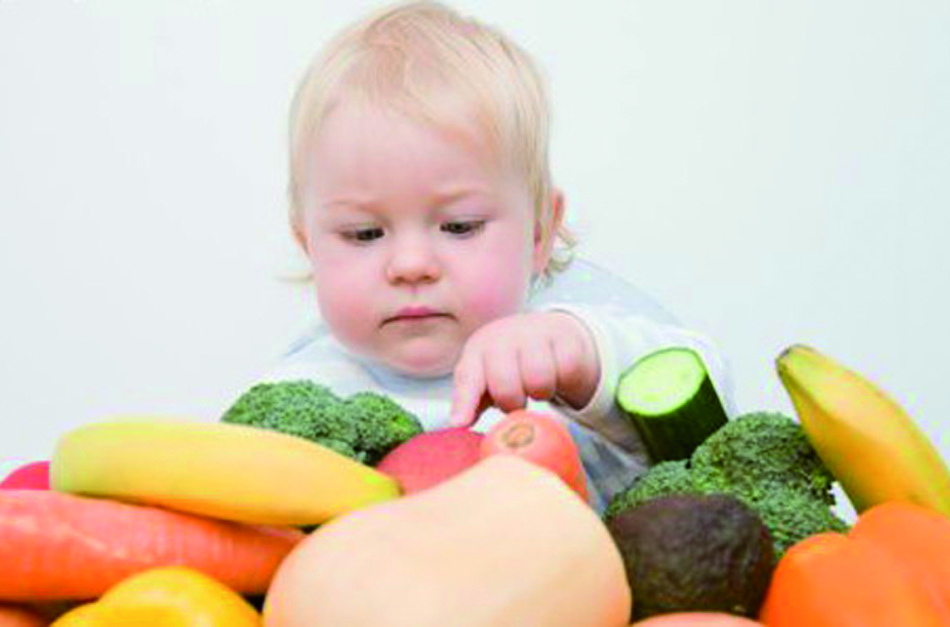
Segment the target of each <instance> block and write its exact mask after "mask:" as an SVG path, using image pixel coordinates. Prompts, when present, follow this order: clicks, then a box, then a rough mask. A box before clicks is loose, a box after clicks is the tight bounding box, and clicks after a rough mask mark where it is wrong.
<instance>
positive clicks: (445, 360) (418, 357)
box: [379, 347, 461, 379]
mask: <svg viewBox="0 0 950 627" xmlns="http://www.w3.org/2000/svg"><path fill="white" fill-rule="evenodd" d="M460 354H461V348H454V349H445V348H443V349H436V348H435V347H415V348H410V349H407V350H401V351H398V352H394V353H392V354H388V355H385V356H379V359H380V360H381V361H383V362H384V363H385V364H386V365H387V366H388V367H389V368H391V369H393V370H395V371H396V372H398V373H399V374H402V375H405V376H407V377H415V378H419V379H437V378H440V377H444V376H446V375H450V374H452V372H453V371H454V370H455V364H456V362H457V361H458V358H459V355H460Z"/></svg>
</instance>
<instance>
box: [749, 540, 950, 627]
mask: <svg viewBox="0 0 950 627" xmlns="http://www.w3.org/2000/svg"><path fill="white" fill-rule="evenodd" d="M759 618H760V620H761V621H762V622H764V623H765V624H766V625H768V627H898V626H901V627H904V626H906V627H910V626H911V625H913V626H914V627H941V626H943V627H946V625H947V623H946V622H945V621H944V620H943V618H942V616H941V610H940V608H938V607H937V606H936V605H935V604H934V603H933V601H932V599H931V596H930V594H929V593H928V591H927V590H926V589H925V588H924V587H923V586H921V585H919V584H918V583H917V581H916V580H914V579H913V578H912V577H910V576H908V575H907V574H906V571H905V569H904V567H903V566H902V565H901V563H900V562H899V560H898V559H897V558H894V557H892V555H891V554H890V553H889V552H888V551H886V550H884V549H883V548H880V547H878V546H877V545H876V544H875V543H874V542H866V541H861V540H856V539H853V538H850V537H848V536H846V535H843V534H838V533H821V534H818V535H814V536H811V537H810V538H806V539H805V540H803V541H801V542H799V543H798V544H796V545H794V546H793V547H792V548H791V549H789V550H788V552H786V554H785V556H784V557H783V558H782V559H781V560H780V561H779V563H778V566H777V567H776V569H775V572H774V573H773V575H772V584H771V586H770V587H769V592H768V594H767V595H766V598H765V603H764V605H763V607H762V611H761V613H760V616H759Z"/></svg>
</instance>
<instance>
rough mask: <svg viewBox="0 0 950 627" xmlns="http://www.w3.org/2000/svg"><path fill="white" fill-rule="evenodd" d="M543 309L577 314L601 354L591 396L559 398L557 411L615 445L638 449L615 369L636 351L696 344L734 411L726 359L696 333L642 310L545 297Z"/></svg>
mask: <svg viewBox="0 0 950 627" xmlns="http://www.w3.org/2000/svg"><path fill="white" fill-rule="evenodd" d="M545 309H546V310H548V311H560V312H564V313H567V314H570V315H572V316H574V317H575V318H576V319H577V320H579V321H580V322H581V323H582V324H583V325H584V326H585V327H586V328H587V329H588V331H590V334H591V336H592V337H593V339H594V344H595V346H596V349H597V355H598V358H599V360H600V380H599V381H598V384H597V388H596V390H595V391H594V395H593V397H591V399H590V401H589V402H588V403H587V405H586V406H584V407H581V408H572V407H569V406H566V405H565V404H564V403H560V405H561V407H562V411H563V412H564V413H565V414H566V415H568V416H570V417H571V418H572V419H574V420H576V421H577V422H579V423H581V424H583V425H585V426H587V427H588V428H590V429H592V430H594V431H596V432H597V433H599V434H601V435H602V436H603V437H604V438H606V439H607V440H609V441H611V442H612V443H614V444H616V445H617V446H620V447H621V448H623V449H627V450H630V451H632V452H636V453H640V452H641V451H642V450H643V443H642V441H641V439H640V437H639V434H638V433H637V431H636V429H635V428H634V426H633V424H632V423H631V422H630V420H628V419H627V418H626V417H625V416H624V415H623V412H622V410H621V409H620V407H619V405H617V403H616V400H615V398H616V393H617V383H618V381H619V379H620V375H621V374H622V373H623V371H624V370H625V369H627V368H628V367H630V366H631V365H633V364H634V363H635V362H636V361H637V360H638V359H640V358H641V357H643V356H645V355H647V354H649V353H651V352H653V351H656V350H659V349H662V348H668V347H676V346H683V347H688V348H691V349H693V350H695V351H696V352H697V353H698V354H699V356H700V358H701V359H702V360H703V362H704V363H705V365H706V368H707V370H708V371H709V376H710V379H711V380H712V384H713V387H714V388H715V389H716V392H717V394H718V395H719V398H720V399H721V401H722V402H723V407H724V409H725V410H726V414H727V415H728V416H729V417H732V416H734V415H735V413H736V412H735V407H734V402H733V391H732V380H731V376H730V370H729V364H728V362H727V360H726V359H725V357H724V356H723V354H722V353H721V352H720V351H719V350H718V348H717V347H716V346H715V345H714V344H713V343H712V342H711V341H710V340H709V339H707V338H706V337H704V336H702V335H700V334H699V333H696V332H693V331H690V330H688V329H685V328H682V327H679V326H678V325H673V324H668V323H662V322H657V321H654V320H651V319H649V318H646V317H644V316H638V315H628V314H626V315H625V314H623V313H622V312H617V311H616V309H615V308H610V307H594V306H590V307H584V306H580V305H576V304H563V303H562V304H559V303H550V304H547V305H545ZM555 400H557V399H555Z"/></svg>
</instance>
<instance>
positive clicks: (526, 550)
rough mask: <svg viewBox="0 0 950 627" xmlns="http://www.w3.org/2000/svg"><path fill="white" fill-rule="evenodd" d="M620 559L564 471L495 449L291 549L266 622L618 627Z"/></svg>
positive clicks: (624, 604)
mask: <svg viewBox="0 0 950 627" xmlns="http://www.w3.org/2000/svg"><path fill="white" fill-rule="evenodd" d="M630 610H631V597H630V589H629V585H628V583H627V579H626V575H625V572H624V566H623V561H622V559H621V557H620V553H619V551H618V550H617V548H616V546H615V544H614V542H613V540H612V539H611V537H610V534H609V533H608V531H607V529H606V527H604V525H603V524H602V523H601V521H600V519H599V518H598V517H597V515H596V513H595V512H594V511H593V510H592V509H590V508H589V507H587V506H586V505H585V504H584V503H583V502H581V500H580V499H578V498H577V496H576V494H574V493H573V492H572V491H571V490H570V489H569V488H568V487H567V486H566V485H565V484H564V483H563V482H562V481H561V480H560V479H559V478H558V477H557V476H556V475H554V474H553V473H551V472H550V471H548V470H546V469H543V468H540V467H538V466H535V465H533V464H531V463H530V462H527V461H525V460H523V459H521V458H519V457H517V456H514V455H495V456H491V457H489V458H487V459H485V460H482V461H480V462H478V463H477V464H476V465H474V466H473V467H471V468H469V469H467V470H466V471H464V472H462V473H461V474H459V475H456V476H455V477H453V478H451V479H449V480H448V481H446V482H444V483H442V484H440V485H438V486H435V487H433V488H430V489H429V490H426V491H422V492H419V493H416V494H413V495H409V496H405V497H403V498H401V499H398V500H394V501H390V502H387V503H380V504H377V505H373V506H370V507H367V508H364V509H362V510H359V511H355V512H352V513H350V514H347V515H345V516H342V517H339V518H336V519H334V520H333V521H331V522H329V523H327V524H325V525H324V526H322V527H321V528H319V529H318V530H317V531H315V532H314V533H312V534H311V535H310V536H309V537H308V538H306V539H305V540H304V541H303V542H301V543H300V544H299V545H298V546H297V547H296V548H295V549H294V550H293V551H292V552H291V553H290V555H288V556H287V558H286V559H285V560H284V562H283V563H282V564H281V566H280V567H279V568H278V571H277V573H276V575H275V577H274V580H273V582H272V584H271V587H270V590H269V592H268V595H267V599H266V602H265V606H264V624H265V625H266V626H267V627H313V626H314V625H327V626H332V625H346V626H347V627H378V626H379V625H386V627H445V626H446V625H452V626H453V627H475V626H479V627H482V626H485V625H491V626H493V627H508V626H510V627H619V626H621V625H627V624H628V621H629V617H630Z"/></svg>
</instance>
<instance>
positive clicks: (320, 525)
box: [0, 346, 950, 627]
mask: <svg viewBox="0 0 950 627" xmlns="http://www.w3.org/2000/svg"><path fill="white" fill-rule="evenodd" d="M777 366H778V372H779V377H780V379H781V381H782V383H783V384H784V386H785V388H786V390H787V391H788V393H789V395H790V397H791V399H792V402H793V405H794V407H795V413H796V418H797V420H796V419H795V418H792V417H790V416H785V415H782V414H779V413H776V412H753V413H749V414H745V415H742V416H739V417H737V418H734V419H732V420H727V419H726V418H725V413H724V412H723V411H722V405H721V403H720V402H719V399H718V397H717V396H716V391H715V389H714V387H713V386H712V383H711V381H710V380H709V377H708V373H706V371H705V367H704V365H703V363H702V361H701V360H700V359H698V356H697V355H696V354H695V353H692V352H691V351H686V350H685V349H664V350H663V351H660V352H658V353H657V354H652V355H649V356H647V357H645V358H644V359H643V360H641V361H640V362H637V363H636V364H633V365H632V366H631V368H630V369H629V370H628V371H627V372H626V373H624V375H623V376H622V378H621V380H620V385H619V387H618V399H617V400H618V404H619V405H620V407H621V408H622V409H624V410H625V411H626V412H627V414H628V416H629V417H630V420H631V422H632V424H633V425H635V426H636V428H637V429H639V430H640V432H641V434H642V435H643V439H644V441H645V442H647V443H648V448H649V451H650V453H651V456H652V457H653V462H654V465H653V466H652V467H651V468H650V469H649V471H648V472H646V473H645V474H644V475H642V476H641V477H640V478H638V479H637V480H636V481H635V482H634V483H633V484H631V485H630V486H628V487H627V489H625V490H623V491H622V492H620V493H619V494H618V495H616V497H615V498H614V499H613V500H612V501H611V503H610V505H609V507H608V509H607V511H606V512H605V513H604V515H603V516H602V517H601V516H598V514H597V513H596V512H595V511H594V510H593V509H592V508H590V507H589V506H588V505H587V502H586V495H587V486H586V477H585V474H584V471H583V467H582V465H581V463H580V458H579V455H578V451H577V448H576V447H575V446H574V443H573V441H572V439H571V437H570V436H569V434H568V431H567V429H566V427H565V426H564V424H563V422H562V421H561V420H559V419H557V418H555V417H553V416H545V415H541V414H536V413H533V412H526V411H519V412H512V414H510V415H509V416H507V417H506V419H505V420H503V421H501V422H500V423H498V424H497V425H496V426H495V427H494V428H493V429H492V430H490V431H489V432H488V433H486V434H481V433H475V432H473V431H469V430H466V429H447V430H445V431H442V432H439V431H436V432H428V433H424V432H423V430H422V427H421V425H420V424H419V421H418V420H417V419H416V418H415V417H414V416H412V415H411V414H409V413H408V412H406V411H405V410H403V409H402V408H401V407H399V406H398V405H397V404H396V403H394V402H393V401H392V400H391V399H389V398H386V397H384V396H381V395H378V394H373V393H369V392H367V393H362V394H356V395H353V396H350V397H348V398H340V397H338V396H336V395H335V394H333V392H332V391H331V390H329V389H328V388H326V387H324V386H321V385H319V384H318V383H315V382H308V381H287V382H278V383H265V384H260V385H257V386H254V387H253V388H251V389H249V390H248V391H247V392H246V393H245V394H243V395H242V396H241V397H240V398H239V399H237V401H236V402H235V403H234V404H233V405H232V406H231V407H230V408H229V409H228V410H227V411H226V412H225V413H224V415H223V417H222V420H221V421H220V422H218V423H215V424H207V423H199V422H189V421H171V420H156V419H143V418H135V419H133V420H127V419H121V420H113V421H110V422H103V423H97V424H91V425H86V426H83V427H80V428H78V429H75V430H73V431H71V432H69V433H66V434H64V436H63V437H62V438H61V439H60V441H59V442H58V444H57V447H56V451H55V453H54V455H53V457H52V459H51V460H50V462H49V463H46V462H38V463H35V464H30V465H28V466H27V467H24V468H22V469H20V470H19V471H18V472H15V473H14V474H13V475H11V476H10V477H7V478H6V479H5V480H4V481H2V482H0V564H3V568H2V569H0V625H6V624H9V625H24V626H39V625H49V624H53V625H55V626H56V627H70V626H72V627H79V626H93V627H95V626H107V625H109V626H111V625H155V626H158V627H161V626H162V625H186V626H191V625H194V626H195V627H197V626H198V625H207V626H215V627H216V626H218V625H220V626H222V627H223V626H225V625H229V626H234V627H241V626H243V625H248V626H250V625H260V624H265V625H268V626H274V627H295V626H297V625H300V626H312V625H328V626H330V627H332V626H334V625H346V626H348V627H360V626H362V625H365V626H367V627H369V626H371V625H373V626H375V625H387V626H393V627H399V626H401V625H406V626H410V625H411V626H412V627H426V626H429V625H432V626H435V625H439V626H441V625H453V626H456V627H466V626H472V627H475V626H480V625H512V626H522V625H539V626H551V627H555V626H561V625H563V626H564V627H585V626H590V627H622V626H626V625H629V624H630V623H631V622H634V624H636V625H638V626H639V625H642V626H643V627H686V626H694V625H695V626H701V625H707V626H711V627H712V626H720V627H748V626H749V625H766V626H768V627H786V626H789V627H790V626H796V627H800V626H804V625H807V626H809V627H843V626H845V625H862V626H867V627H878V626H880V627H884V626H887V627H893V626H895V625H908V626H909V625H915V626H921V627H930V626H934V627H936V626H938V625H945V626H946V625H950V472H948V470H947V467H946V465H945V463H944V462H943V460H942V459H940V456H939V455H938V454H937V452H936V450H935V449H934V448H933V446H932V445H931V444H930V442H929V441H928V440H927V438H926V437H925V436H924V435H923V434H922V433H921V432H920V431H919V430H918V429H917V428H916V426H915V425H914V423H913V421H912V420H911V419H910V417H909V416H907V415H906V413H904V411H903V410H902V409H901V408H900V407H899V406H898V405H897V404H896V403H895V402H894V401H893V400H891V399H889V398H888V397H887V396H886V395H884V394H883V393H882V392H881V390H879V389H878V388H877V387H875V386H874V385H873V384H871V383H870V382H868V381H867V380H866V379H864V378H863V377H861V376H860V375H859V374H857V373H855V372H853V371H851V370H848V369H847V368H845V367H844V366H842V365H840V364H838V363H836V362H835V361H833V360H832V359H830V358H828V357H826V356H824V355H822V354H820V353H818V352H817V351H814V350H813V349H809V348H806V347H802V346H794V347H791V348H790V349H788V350H787V351H785V352H784V353H782V355H780V356H779V358H778V360H777ZM836 481H837V482H840V484H841V486H842V488H843V489H844V491H845V493H846V494H847V495H848V498H849V499H850V500H851V502H852V504H853V505H854V506H855V509H856V511H857V512H858V514H859V515H858V518H857V521H856V523H855V524H854V525H853V526H852V527H850V528H849V526H848V525H847V524H846V523H845V522H844V521H842V520H841V519H840V518H838V517H837V516H835V514H834V512H833V509H832V508H833V506H834V499H833V497H832V492H831V488H832V485H833V484H834V482H836Z"/></svg>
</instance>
